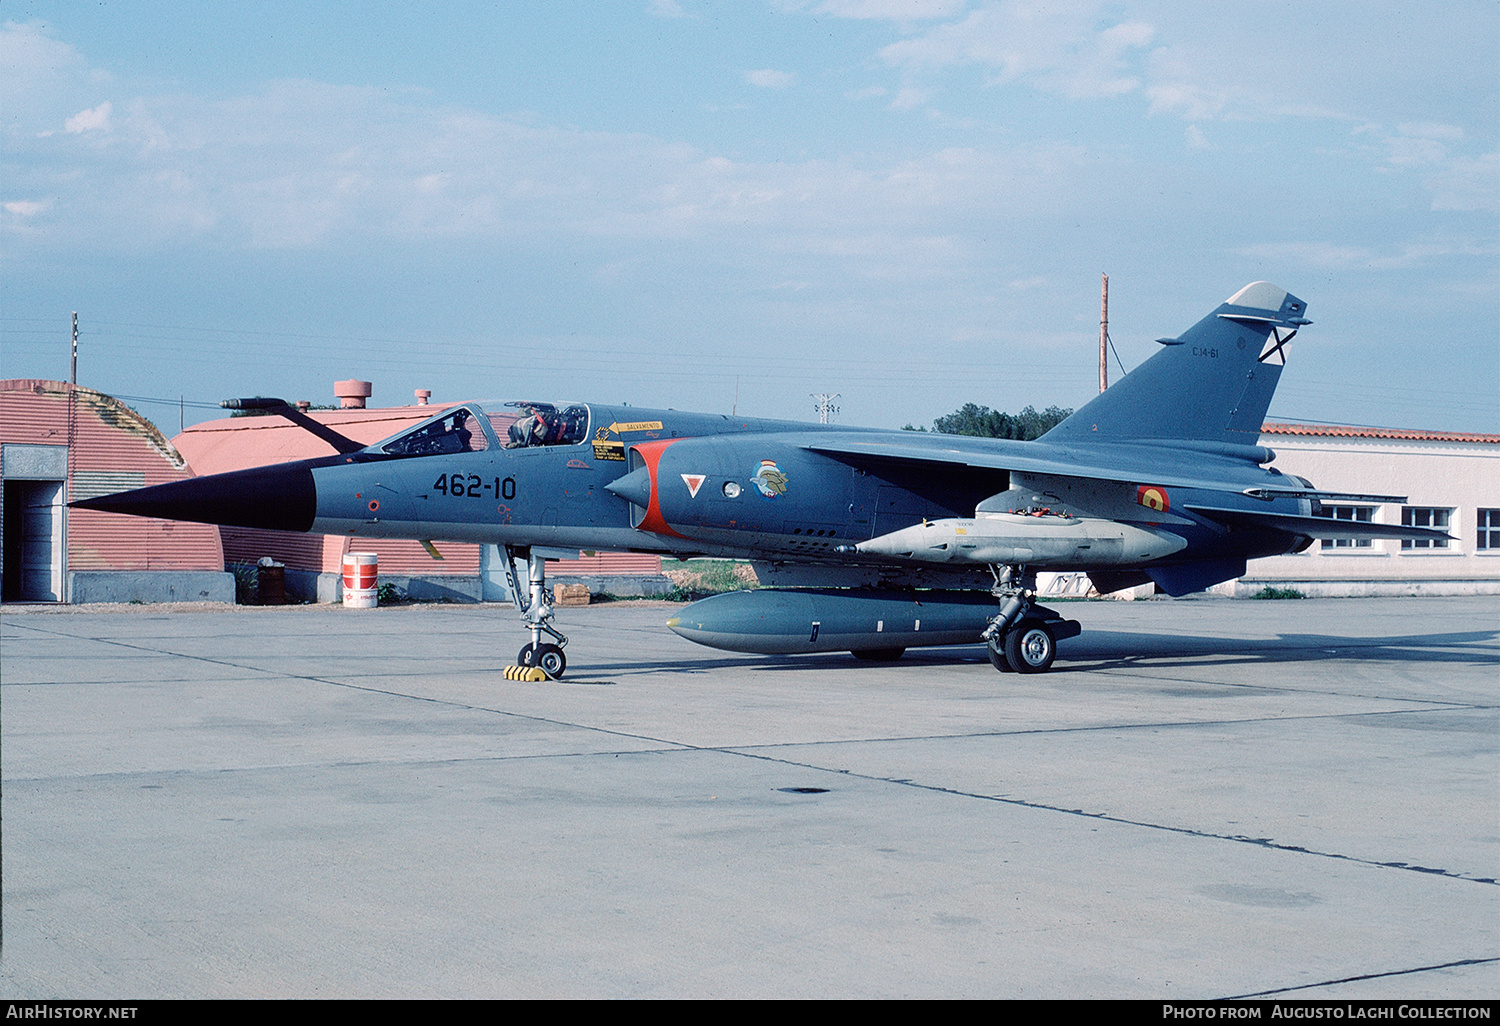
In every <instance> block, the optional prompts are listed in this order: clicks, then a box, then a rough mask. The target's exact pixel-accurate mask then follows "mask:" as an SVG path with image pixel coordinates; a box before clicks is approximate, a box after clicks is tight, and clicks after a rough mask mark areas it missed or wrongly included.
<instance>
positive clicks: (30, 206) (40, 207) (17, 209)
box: [0, 200, 52, 217]
mask: <svg viewBox="0 0 1500 1026" xmlns="http://www.w3.org/2000/svg"><path fill="white" fill-rule="evenodd" d="M51 205H52V204H51V203H49V202H48V201H46V200H41V201H37V200H10V201H8V202H6V203H3V204H0V209H4V211H5V212H6V213H7V214H14V215H15V216H17V217H35V216H36V215H37V214H40V213H41V212H42V211H44V210H46V209H47V208H48V207H50V206H51Z"/></svg>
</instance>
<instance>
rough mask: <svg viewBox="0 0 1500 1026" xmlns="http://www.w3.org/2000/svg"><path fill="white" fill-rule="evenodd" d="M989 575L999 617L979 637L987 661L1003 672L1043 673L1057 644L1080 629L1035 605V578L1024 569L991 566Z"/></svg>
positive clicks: (1054, 652)
mask: <svg viewBox="0 0 1500 1026" xmlns="http://www.w3.org/2000/svg"><path fill="white" fill-rule="evenodd" d="M990 572H991V573H992V574H994V575H995V585H994V587H992V588H991V589H990V594H992V595H994V596H995V598H997V599H999V600H1000V612H999V614H998V615H996V616H995V618H994V619H992V620H991V621H990V625H989V626H988V627H986V628H985V629H984V633H983V634H981V635H980V637H982V638H983V639H984V641H985V645H986V647H987V648H988V649H989V654H990V662H991V663H992V664H994V667H995V669H997V670H999V671H1001V672H1002V673H1004V672H1009V671H1011V670H1014V671H1015V672H1017V673H1045V672H1046V671H1047V670H1048V669H1050V668H1051V666H1052V660H1053V659H1055V658H1056V657H1057V643H1058V642H1059V641H1061V640H1062V639H1064V638H1074V637H1077V636H1078V635H1079V634H1080V633H1082V630H1083V628H1082V627H1080V626H1079V624H1078V621H1077V620H1064V619H1063V618H1062V617H1061V616H1060V615H1058V613H1057V612H1056V611H1055V610H1052V609H1048V608H1047V607H1046V606H1039V605H1037V604H1036V601H1035V600H1036V575H1035V574H1029V573H1027V572H1026V568H1025V567H1024V566H1007V567H1004V568H1001V567H999V566H994V565H991V567H990Z"/></svg>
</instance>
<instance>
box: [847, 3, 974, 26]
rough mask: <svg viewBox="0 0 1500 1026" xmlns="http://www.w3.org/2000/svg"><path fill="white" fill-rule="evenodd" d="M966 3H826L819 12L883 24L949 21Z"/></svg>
mask: <svg viewBox="0 0 1500 1026" xmlns="http://www.w3.org/2000/svg"><path fill="white" fill-rule="evenodd" d="M965 3H966V0H824V2H823V4H822V5H821V6H819V8H818V10H819V11H821V12H823V13H825V14H831V15H833V16H834V17H836V18H863V19H869V20H881V21H901V22H909V21H930V20H932V19H934V18H949V17H952V16H953V15H955V14H957V13H959V12H960V11H962V10H963V9H964V4H965Z"/></svg>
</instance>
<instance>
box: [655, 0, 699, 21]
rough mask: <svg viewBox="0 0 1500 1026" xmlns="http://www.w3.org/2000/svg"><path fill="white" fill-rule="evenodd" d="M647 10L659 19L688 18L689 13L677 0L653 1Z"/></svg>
mask: <svg viewBox="0 0 1500 1026" xmlns="http://www.w3.org/2000/svg"><path fill="white" fill-rule="evenodd" d="M647 10H648V11H650V12H651V13H652V14H654V15H656V16H657V17H659V18H686V17H689V15H688V13H687V12H686V11H684V10H683V9H682V5H681V4H679V3H678V2H677V0H651V3H650V5H649V6H648V7H647Z"/></svg>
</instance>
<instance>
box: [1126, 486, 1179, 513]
mask: <svg viewBox="0 0 1500 1026" xmlns="http://www.w3.org/2000/svg"><path fill="white" fill-rule="evenodd" d="M1135 501H1136V502H1138V503H1140V504H1141V505H1142V506H1145V507H1146V508H1147V509H1154V510H1156V511H1157V512H1158V513H1165V512H1166V511H1167V509H1168V507H1169V506H1170V505H1171V503H1170V502H1168V500H1167V490H1166V489H1165V488H1163V487H1161V486H1160V485H1141V486H1140V487H1139V488H1137V489H1136V490H1135Z"/></svg>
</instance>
